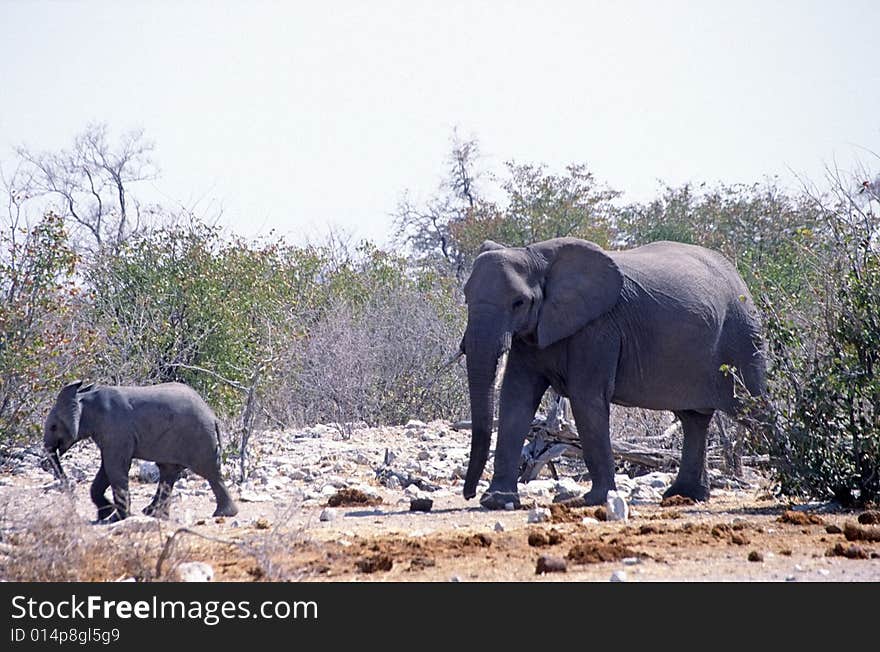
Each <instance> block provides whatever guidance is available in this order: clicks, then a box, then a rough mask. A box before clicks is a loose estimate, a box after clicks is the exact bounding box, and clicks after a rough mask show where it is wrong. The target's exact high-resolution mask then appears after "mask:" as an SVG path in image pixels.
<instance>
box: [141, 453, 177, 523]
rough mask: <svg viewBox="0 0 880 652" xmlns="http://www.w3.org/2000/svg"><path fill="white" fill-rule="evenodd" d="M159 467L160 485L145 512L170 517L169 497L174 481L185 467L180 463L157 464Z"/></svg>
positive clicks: (148, 514)
mask: <svg viewBox="0 0 880 652" xmlns="http://www.w3.org/2000/svg"><path fill="white" fill-rule="evenodd" d="M156 466H158V467H159V486H158V487H156V495H155V496H153V500H152V501H151V502H150V504H149V505H147V506H146V507H144V514H146V515H147V516H155V517H156V518H168V499H169V498H170V497H171V490H172V489H173V488H174V483H175V482H177V479H178V478H179V477H180V472H181V471H183V467H182V466H181V465H180V464H158V463H157V464H156Z"/></svg>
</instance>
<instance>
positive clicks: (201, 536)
mask: <svg viewBox="0 0 880 652" xmlns="http://www.w3.org/2000/svg"><path fill="white" fill-rule="evenodd" d="M41 498H42V499H41V500H40V499H35V500H16V501H15V504H12V503H11V501H7V502H5V503H4V504H2V505H0V579H3V580H7V581H13V582H90V581H113V580H131V579H134V580H135V581H138V582H155V581H175V580H176V578H177V574H176V569H177V567H178V566H179V565H180V564H181V563H183V562H187V561H205V562H207V563H209V564H213V563H214V562H215V561H216V560H218V559H220V560H222V559H224V558H225V553H224V552H223V550H224V548H227V547H228V549H229V553H228V554H229V556H231V557H236V558H241V557H246V558H252V559H253V560H254V562H255V565H254V566H253V567H252V569H251V570H249V573H250V575H251V576H252V578H253V579H255V580H268V581H295V580H299V579H301V575H300V574H297V573H294V572H291V571H289V570H287V569H285V568H284V566H283V564H281V563H280V560H282V559H284V557H285V555H286V553H287V552H288V551H289V550H290V548H291V547H292V546H293V545H295V544H296V543H299V542H302V541H303V540H304V537H305V527H290V526H289V523H290V521H291V519H292V517H293V515H294V514H295V513H296V511H297V510H298V509H300V505H299V503H298V501H293V502H291V503H290V504H289V505H288V506H286V508H285V509H284V510H283V511H281V512H279V514H278V516H277V517H276V518H275V519H273V522H272V523H268V524H267V522H266V521H265V520H263V521H262V522H261V523H258V524H256V526H255V527H256V531H255V532H252V533H251V532H249V531H245V533H244V536H243V537H241V538H236V539H226V538H223V537H217V536H211V535H209V534H206V533H204V532H199V531H198V530H194V529H190V528H174V527H173V526H172V525H170V524H169V523H167V522H164V521H152V522H153V523H155V524H156V526H155V527H147V528H134V529H133V530H132V531H129V530H128V529H126V528H124V527H122V528H120V526H103V525H101V526H99V525H93V524H92V523H90V522H89V520H88V518H86V517H85V516H83V515H82V514H80V513H79V512H78V511H77V508H76V503H75V501H74V499H73V497H72V496H71V495H70V494H67V493H61V494H54V493H53V494H52V495H51V496H42V497H41ZM127 523H132V521H130V520H129V521H126V522H125V523H123V524H121V525H123V526H124V525H125V524H127Z"/></svg>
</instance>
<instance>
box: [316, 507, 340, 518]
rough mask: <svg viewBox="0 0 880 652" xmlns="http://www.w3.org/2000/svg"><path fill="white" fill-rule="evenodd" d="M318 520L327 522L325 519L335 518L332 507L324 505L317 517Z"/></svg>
mask: <svg viewBox="0 0 880 652" xmlns="http://www.w3.org/2000/svg"><path fill="white" fill-rule="evenodd" d="M318 519H319V520H321V521H324V522H327V521H335V520H336V510H335V509H333V508H332V507H325V508H324V509H323V510H322V511H321V515H320V516H319V517H318Z"/></svg>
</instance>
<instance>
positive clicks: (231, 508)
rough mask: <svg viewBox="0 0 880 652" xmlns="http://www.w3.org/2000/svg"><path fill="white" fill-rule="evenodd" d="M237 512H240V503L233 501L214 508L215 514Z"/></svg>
mask: <svg viewBox="0 0 880 652" xmlns="http://www.w3.org/2000/svg"><path fill="white" fill-rule="evenodd" d="M236 514H238V505H236V504H235V503H233V502H230V503H227V504H226V505H222V506H221V505H217V509H215V510H214V516H235V515H236Z"/></svg>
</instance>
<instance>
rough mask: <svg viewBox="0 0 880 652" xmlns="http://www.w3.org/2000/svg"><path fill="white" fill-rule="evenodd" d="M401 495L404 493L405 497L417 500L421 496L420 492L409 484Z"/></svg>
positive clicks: (415, 486) (416, 487)
mask: <svg viewBox="0 0 880 652" xmlns="http://www.w3.org/2000/svg"><path fill="white" fill-rule="evenodd" d="M403 493H405V494H406V495H407V496H413V497H415V498H418V497H419V496H421V495H422V490H421V489H419V488H418V486H417V485H414V484H411V485H409V486H408V487H407V488H406V489H404V490H403Z"/></svg>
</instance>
